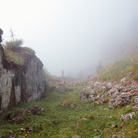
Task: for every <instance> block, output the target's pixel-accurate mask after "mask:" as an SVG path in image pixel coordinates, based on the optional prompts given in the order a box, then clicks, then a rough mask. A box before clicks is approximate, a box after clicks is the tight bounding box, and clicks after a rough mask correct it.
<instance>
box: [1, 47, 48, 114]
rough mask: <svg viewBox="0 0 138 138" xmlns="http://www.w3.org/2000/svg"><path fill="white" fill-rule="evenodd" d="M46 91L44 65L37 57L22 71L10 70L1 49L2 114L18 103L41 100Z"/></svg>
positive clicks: (33, 57) (32, 58)
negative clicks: (5, 63)
mask: <svg viewBox="0 0 138 138" xmlns="http://www.w3.org/2000/svg"><path fill="white" fill-rule="evenodd" d="M45 90H46V80H45V75H44V71H43V64H42V62H41V61H40V60H39V59H38V58H37V57H36V56H35V55H34V56H32V57H31V60H30V62H29V63H28V64H27V65H26V66H25V67H22V68H21V69H15V68H8V67H7V65H6V67H4V58H3V51H2V50H1V48H0V114H1V113H2V112H3V111H5V110H7V109H9V108H11V107H13V106H15V105H17V104H18V103H21V102H31V101H33V100H37V99H39V98H40V97H41V96H42V94H43V93H44V92H45Z"/></svg>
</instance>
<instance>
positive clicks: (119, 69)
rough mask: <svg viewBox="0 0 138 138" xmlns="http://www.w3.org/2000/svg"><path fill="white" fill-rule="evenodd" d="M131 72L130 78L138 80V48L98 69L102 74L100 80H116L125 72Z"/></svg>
mask: <svg viewBox="0 0 138 138" xmlns="http://www.w3.org/2000/svg"><path fill="white" fill-rule="evenodd" d="M129 72H132V76H131V78H132V79H135V80H138V49H137V48H136V49H135V51H133V52H132V53H130V54H128V55H126V56H124V57H123V58H120V59H119V60H118V61H116V62H113V63H111V64H109V65H107V66H105V67H104V68H103V69H101V70H100V71H99V73H100V74H102V77H101V78H100V80H104V81H106V80H115V81H118V80H120V79H121V78H123V77H124V76H125V75H126V74H127V73H129Z"/></svg>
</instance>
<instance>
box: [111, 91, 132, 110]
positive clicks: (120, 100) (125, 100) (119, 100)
mask: <svg viewBox="0 0 138 138" xmlns="http://www.w3.org/2000/svg"><path fill="white" fill-rule="evenodd" d="M130 102H131V95H129V94H126V93H122V94H121V95H119V96H115V97H113V98H112V99H111V101H109V108H115V107H116V106H118V105H120V106H126V105H128V104H130Z"/></svg>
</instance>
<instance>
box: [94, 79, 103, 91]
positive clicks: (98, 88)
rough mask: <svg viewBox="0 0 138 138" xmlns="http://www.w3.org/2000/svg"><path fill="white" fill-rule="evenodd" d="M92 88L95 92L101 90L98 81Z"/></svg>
mask: <svg viewBox="0 0 138 138" xmlns="http://www.w3.org/2000/svg"><path fill="white" fill-rule="evenodd" d="M93 86H94V90H95V91H96V90H100V89H101V88H102V84H101V82H98V81H96V82H95V83H94V85H93Z"/></svg>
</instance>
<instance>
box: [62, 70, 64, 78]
mask: <svg viewBox="0 0 138 138" xmlns="http://www.w3.org/2000/svg"><path fill="white" fill-rule="evenodd" d="M62 78H64V70H62Z"/></svg>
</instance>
